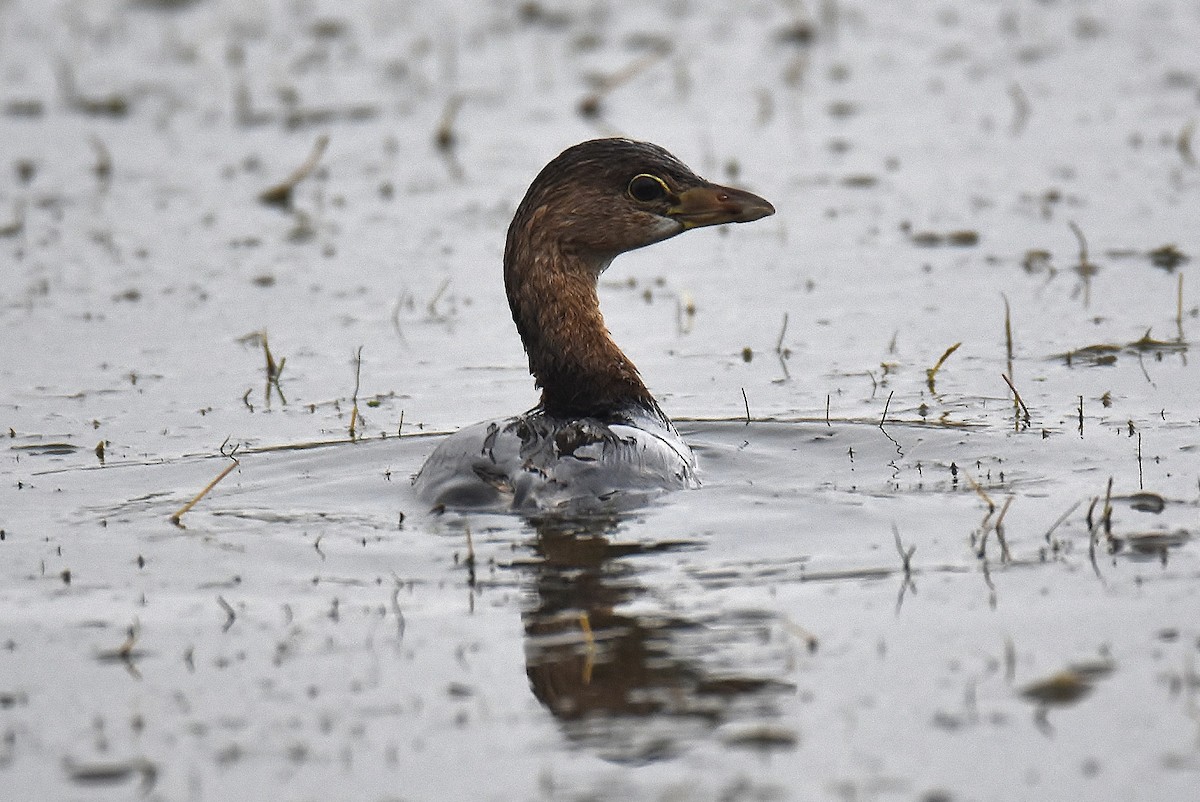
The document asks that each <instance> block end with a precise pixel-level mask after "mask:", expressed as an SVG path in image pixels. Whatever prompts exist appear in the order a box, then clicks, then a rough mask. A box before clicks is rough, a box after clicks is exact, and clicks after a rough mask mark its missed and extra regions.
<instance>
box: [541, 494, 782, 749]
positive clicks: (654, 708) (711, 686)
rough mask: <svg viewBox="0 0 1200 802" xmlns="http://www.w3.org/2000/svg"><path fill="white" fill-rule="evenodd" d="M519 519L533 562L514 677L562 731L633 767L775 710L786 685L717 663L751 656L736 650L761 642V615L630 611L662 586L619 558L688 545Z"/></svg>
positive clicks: (606, 528)
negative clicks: (521, 654) (520, 666)
mask: <svg viewBox="0 0 1200 802" xmlns="http://www.w3.org/2000/svg"><path fill="white" fill-rule="evenodd" d="M531 523H532V524H533V526H534V528H535V529H536V532H537V539H536V544H535V552H536V558H535V560H534V561H532V562H531V563H530V564H528V565H527V566H526V567H527V569H528V571H529V573H530V574H531V576H532V580H533V584H534V589H535V591H536V596H535V599H536V601H535V603H534V604H533V605H532V606H531V607H530V608H529V609H528V610H527V612H526V613H525V615H524V619H525V635H526V649H525V652H526V672H527V674H528V676H529V682H530V685H531V687H532V689H533V693H534V695H535V696H536V697H537V698H538V700H539V701H540V702H541V703H542V704H543V705H545V706H546V708H547V709H549V711H550V712H551V713H552V714H553V715H554V716H555V717H556V718H557V719H558V720H559V721H560V723H561V724H562V726H563V729H564V732H565V733H566V734H567V736H568V737H570V738H572V739H573V740H576V741H579V742H582V743H586V744H588V745H590V746H592V747H595V748H596V749H598V751H599V752H600V753H601V754H602V755H603V756H604V757H606V758H608V759H611V760H617V761H621V762H632V763H643V762H650V761H654V760H659V759H665V758H669V757H672V756H674V755H675V754H677V753H678V752H679V751H681V749H683V748H685V747H686V741H687V739H688V738H690V737H701V736H702V735H703V733H705V732H708V731H710V730H712V729H713V728H714V727H715V726H717V725H720V724H724V723H727V722H733V721H743V720H751V721H762V720H764V719H766V720H774V719H776V718H777V717H778V711H777V710H776V709H775V704H774V701H775V700H776V699H777V698H778V697H779V696H780V695H781V694H791V693H792V692H793V691H794V688H793V686H792V685H791V684H789V683H786V682H782V681H779V680H776V679H772V678H770V677H764V676H756V675H754V674H753V673H751V672H753V671H754V668H752V667H750V666H746V665H741V666H738V665H736V664H735V665H730V664H729V661H728V659H727V658H730V657H738V658H741V659H746V658H747V657H748V656H752V655H754V654H755V653H760V654H761V652H760V651H759V650H758V649H754V648H750V649H746V648H744V646H745V644H746V643H749V642H756V643H761V636H762V633H763V629H762V624H763V622H762V620H761V619H760V620H758V621H755V622H753V623H750V624H746V625H745V626H733V625H730V624H728V622H722V624H721V625H720V626H714V625H713V624H714V623H715V620H716V618H717V616H715V615H714V616H698V615H697V616H691V615H688V614H686V613H680V612H679V611H672V612H670V613H666V612H664V613H651V612H640V610H642V609H645V608H646V605H642V604H636V603H637V602H639V601H640V600H643V599H644V598H646V597H656V596H660V595H663V594H665V592H666V590H667V589H657V590H656V589H653V588H650V587H647V586H646V585H645V584H643V581H642V578H641V576H640V574H641V571H640V568H639V566H638V565H637V564H636V563H637V560H636V559H627V558H636V557H638V556H639V555H648V554H652V553H656V552H669V551H682V550H688V549H692V548H695V547H697V546H698V545H699V544H697V543H693V542H688V541H673V542H659V543H642V542H635V541H620V540H618V539H616V535H617V533H618V532H619V531H620V529H621V522H620V519H619V518H618V517H617V516H599V517H590V518H580V517H575V518H557V517H549V518H539V519H535V520H533V521H531ZM635 610H638V611H637V612H635ZM714 658H716V659H714ZM722 658H726V659H725V664H724V665H717V664H716V663H717V660H719V659H722ZM762 668H763V666H761V665H760V666H759V670H761V669H762ZM633 722H637V724H636V726H633V725H631V724H632V723H633Z"/></svg>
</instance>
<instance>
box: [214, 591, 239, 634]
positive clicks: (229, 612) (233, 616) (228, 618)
mask: <svg viewBox="0 0 1200 802" xmlns="http://www.w3.org/2000/svg"><path fill="white" fill-rule="evenodd" d="M217 604H219V605H221V609H222V610H224V611H225V624H224V625H223V626H222V627H221V631H222V632H228V631H229V628H230V627H232V626H233V622H234V621H236V620H237V612H236V611H234V609H233V605H231V604H230V603H229V602H227V601H225V597H224V596H217Z"/></svg>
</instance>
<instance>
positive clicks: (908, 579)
mask: <svg viewBox="0 0 1200 802" xmlns="http://www.w3.org/2000/svg"><path fill="white" fill-rule="evenodd" d="M892 536H893V537H894V538H895V540H896V553H897V554H899V555H900V567H901V569H902V570H903V571H904V577H903V579H902V581H901V583H900V595H898V596H897V597H896V614H897V615H899V614H900V606H901V605H902V604H904V594H905V593H906V592H907V591H908V589H909V588H912V592H913V593H916V592H917V585H916V583H915V582H913V578H912V556H913V553H914V552H915V551H916V550H917V547H916V546H909V547H908V548H907V549H906V548H904V544H903V543H902V542H901V541H900V529H899V528H898V527H897V526H896V525H895V524H892Z"/></svg>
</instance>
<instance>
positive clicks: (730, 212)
mask: <svg viewBox="0 0 1200 802" xmlns="http://www.w3.org/2000/svg"><path fill="white" fill-rule="evenodd" d="M772 214H775V207H774V206H772V205H771V204H770V203H768V202H767V201H766V200H764V199H762V198H760V197H758V196H757V195H755V194H753V193H750V192H746V191H745V190H742V189H733V188H732V187H723V186H721V185H719V184H703V185H701V186H698V187H692V188H691V189H685V190H684V191H683V192H680V193H679V202H678V203H677V204H675V205H674V206H672V207H671V208H670V209H668V210H667V216H669V217H671V218H672V219H674V220H676V221H678V222H679V223H681V224H682V225H683V227H684V229H685V230H686V229H689V228H700V227H702V226H715V225H720V224H721V223H749V222H750V221H751V220H758V219H760V218H763V217H767V216H768V215H772Z"/></svg>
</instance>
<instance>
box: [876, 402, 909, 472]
mask: <svg viewBox="0 0 1200 802" xmlns="http://www.w3.org/2000/svg"><path fill="white" fill-rule="evenodd" d="M895 394H896V391H895V390H892V391H891V392H889V393H888V397H887V401H885V402H884V404H883V414H882V415H880V416H879V431H881V432H883V436H884V437H886V438H887V439H888V440H890V441H891V443H892V445H894V446H895V447H896V453H897V454H899V455H900V456H902V457H903V456H904V449H903V448H901V447H900V441H899V440H897V439H896V438H894V437H892V436H891V434H889V433H888V430H887V429H885V428H883V424H884V423H886V422H887V414H888V407H890V406H891V405H892V396H893V395H895Z"/></svg>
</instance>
